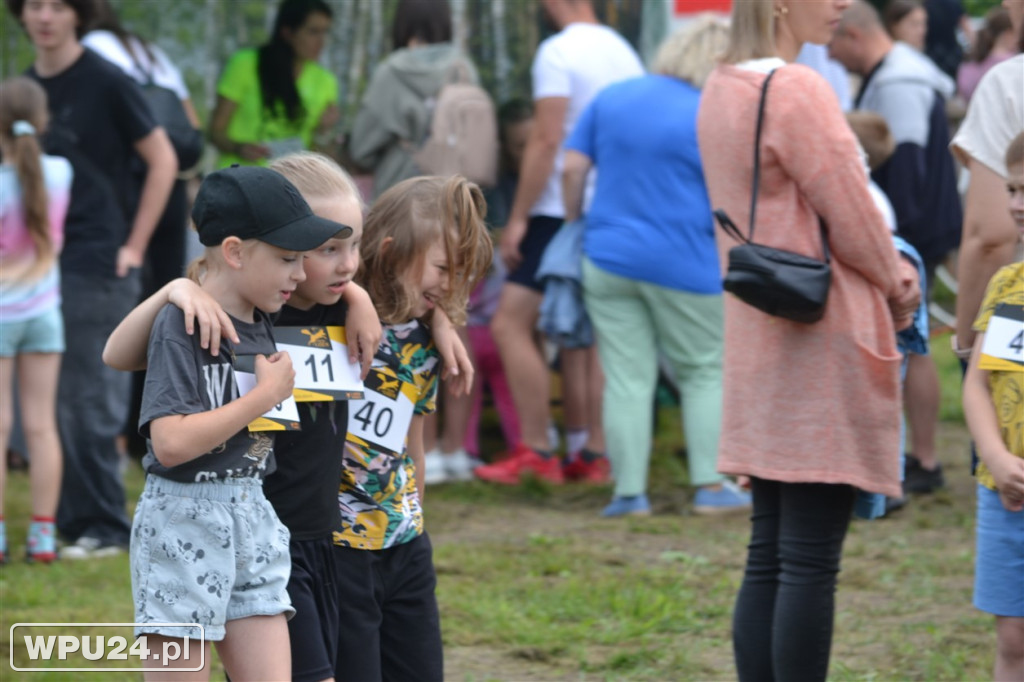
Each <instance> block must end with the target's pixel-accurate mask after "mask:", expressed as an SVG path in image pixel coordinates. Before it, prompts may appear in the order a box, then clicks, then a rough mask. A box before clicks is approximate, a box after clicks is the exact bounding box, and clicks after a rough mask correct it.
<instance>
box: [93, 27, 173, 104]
mask: <svg viewBox="0 0 1024 682" xmlns="http://www.w3.org/2000/svg"><path fill="white" fill-rule="evenodd" d="M128 42H129V44H130V45H131V47H132V52H133V53H134V54H129V53H128V51H127V50H126V49H124V45H123V44H122V43H121V41H120V40H118V39H117V36H116V35H114V34H113V33H111V32H110V31H89V32H88V33H86V34H85V37H84V38H82V45H85V46H86V47H87V48H89V49H90V50H92V51H93V52H95V53H96V54H98V55H99V56H101V57H103V58H104V59H106V60H107V61H108V62H110V63H111V64H114V65H115V66H117V67H118V68H119V69H121V70H122V71H124V72H125V73H126V74H128V76H129V77H131V79H132V80H134V81H135V82H137V83H138V84H139V85H145V84H146V83H147V82H149V77H148V76H149V74H150V73H152V75H153V82H154V83H156V84H157V85H159V86H160V87H162V88H167V89H168V90H171V91H172V92H174V93H175V94H177V95H178V97H179V98H180V99H182V100H186V99H189V94H188V88H186V87H185V80H184V79H183V78H182V77H181V71H179V70H178V68H177V67H176V66H174V64H172V63H171V60H170V59H168V58H167V55H166V54H165V53H164V51H163V50H161V49H160V48H159V47H157V46H156V45H153V44H152V43H150V44H149V51H150V52H151V53H152V54H153V57H154V59H155V62H154V61H153V60H151V59H150V58H149V55H147V54H146V50H145V48H144V47H143V46H142V43H140V42H139V40H138V39H137V38H134V37H131V38H129V39H128ZM133 56H134V59H133Z"/></svg>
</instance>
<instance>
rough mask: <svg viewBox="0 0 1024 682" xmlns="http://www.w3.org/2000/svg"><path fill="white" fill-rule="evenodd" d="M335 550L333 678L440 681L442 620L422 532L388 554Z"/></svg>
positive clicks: (429, 550)
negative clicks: (336, 609) (336, 610)
mask: <svg viewBox="0 0 1024 682" xmlns="http://www.w3.org/2000/svg"><path fill="white" fill-rule="evenodd" d="M334 551H335V561H334V564H335V568H336V571H337V572H336V574H335V575H336V576H337V578H336V580H335V584H336V585H337V587H338V600H339V601H338V606H339V615H340V617H339V619H338V661H337V665H336V667H335V671H334V679H336V680H360V681H362V680H409V681H410V682H418V681H420V680H422V681H423V682H441V681H442V680H443V679H444V663H443V656H442V649H441V616H440V614H439V613H438V610H437V598H436V597H435V595H434V588H435V587H436V586H437V576H436V575H435V574H434V558H433V549H432V548H431V546H430V538H428V537H427V534H426V533H424V534H423V535H420V536H419V537H417V538H416V539H415V540H411V541H409V542H406V543H403V544H401V545H398V546H396V547H389V548H387V549H377V550H370V549H353V548H351V547H338V546H335V547H334Z"/></svg>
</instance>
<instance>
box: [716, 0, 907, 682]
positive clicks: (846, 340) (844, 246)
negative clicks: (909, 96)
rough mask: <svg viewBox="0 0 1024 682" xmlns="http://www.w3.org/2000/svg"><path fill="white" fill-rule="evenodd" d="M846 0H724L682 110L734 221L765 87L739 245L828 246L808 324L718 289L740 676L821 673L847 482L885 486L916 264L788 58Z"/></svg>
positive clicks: (890, 480) (841, 132) (895, 472)
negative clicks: (816, 316)
mask: <svg viewBox="0 0 1024 682" xmlns="http://www.w3.org/2000/svg"><path fill="white" fill-rule="evenodd" d="M849 4H850V0H802V1H799V2H798V1H795V0H749V1H748V2H736V3H734V4H733V10H732V25H731V28H730V40H729V48H728V49H727V50H726V53H725V56H724V58H723V63H722V64H720V65H719V66H718V67H717V68H716V69H715V70H714V72H712V74H711V76H710V77H709V78H708V81H707V83H706V84H705V87H704V92H703V97H702V99H701V103H700V111H699V113H698V116H697V133H698V139H699V142H700V150H701V157H702V158H703V160H704V172H705V178H706V179H707V187H708V194H709V196H710V198H711V206H712V208H714V209H724V210H725V211H726V212H727V213H728V214H729V216H731V218H732V220H733V221H734V222H735V223H736V224H737V225H739V226H742V227H741V228H740V229H741V230H742V231H743V232H744V233H746V232H747V231H748V229H749V228H748V227H747V226H748V225H749V222H750V217H751V210H752V207H751V200H752V196H751V195H752V180H753V179H754V178H753V174H754V164H753V159H754V149H753V143H754V140H755V129H756V127H757V124H758V121H759V113H758V112H759V109H760V102H761V98H762V97H764V98H765V99H764V101H765V103H764V118H763V121H762V122H761V124H762V127H763V129H762V134H761V148H760V178H759V183H760V191H759V193H758V197H757V202H756V207H757V225H756V228H757V232H756V241H757V242H758V243H763V244H767V245H769V246H772V247H777V248H782V249H786V250H788V251H793V252H797V253H800V254H803V255H805V256H809V257H812V258H816V259H819V260H821V259H822V258H823V257H824V245H823V244H822V240H823V239H827V240H828V245H827V246H828V250H829V251H830V253H831V269H832V284H831V290H830V292H829V295H828V302H827V305H826V308H825V314H824V317H823V318H822V319H821V320H820V321H818V322H816V323H814V324H802V323H799V322H793V321H790V320H787V319H783V318H779V317H773V316H770V315H767V314H765V313H763V312H761V311H759V310H757V309H755V308H753V307H751V306H749V305H747V304H745V303H744V302H743V301H741V300H740V299H738V298H735V297H732V296H726V297H725V305H724V311H725V352H724V361H723V374H724V376H723V398H722V405H723V406H724V409H723V410H722V431H721V439H720V442H719V450H718V471H719V472H721V473H723V474H731V475H736V476H748V477H750V480H751V492H752V495H753V514H752V516H751V519H752V520H751V535H750V543H749V548H748V553H747V562H746V570H745V573H744V577H743V583H742V586H741V587H740V591H739V595H738V596H737V599H736V606H735V610H734V613H733V646H734V652H735V659H736V667H737V672H738V675H739V679H740V680H771V679H774V680H824V679H825V678H826V676H827V674H828V663H829V654H830V651H831V645H832V628H833V619H834V601H835V589H836V574H837V573H838V572H839V563H840V557H841V554H842V545H843V539H844V537H845V535H846V530H847V528H848V526H849V523H850V517H851V512H852V509H853V502H854V496H855V490H856V489H857V488H860V489H862V490H867V491H870V492H877V493H881V494H884V495H889V496H894V497H898V496H899V495H900V494H901V489H900V459H899V455H900V445H899V443H900V440H899V439H900V430H899V418H900V376H899V366H900V355H899V353H898V352H897V349H896V341H895V339H896V336H895V333H894V332H895V330H896V329H901V328H903V327H906V326H909V325H910V324H911V322H912V319H913V318H912V316H913V313H914V311H915V310H916V308H917V303H918V301H919V299H920V289H919V288H918V284H917V274H916V271H915V270H914V267H913V266H912V265H911V264H910V263H909V262H907V261H905V260H902V259H898V258H897V255H896V251H895V249H894V247H893V244H892V239H891V237H890V236H889V231H888V229H887V228H886V225H885V222H884V220H883V218H882V216H881V214H880V213H879V212H878V210H877V209H876V208H875V204H874V202H873V201H872V200H871V197H870V195H869V194H868V189H867V183H866V182H865V181H864V168H863V164H862V161H861V156H860V152H859V151H858V148H857V143H856V140H855V139H854V136H853V133H852V132H851V130H850V127H849V126H848V125H847V124H846V120H845V118H844V117H843V113H842V111H841V110H840V107H839V103H838V101H837V100H836V97H835V94H834V93H833V91H832V90H831V88H830V87H829V85H828V83H827V82H826V81H825V80H824V79H823V78H822V77H821V76H819V75H818V74H817V73H815V72H814V71H812V70H811V69H809V68H806V67H804V66H801V65H798V64H792V63H791V62H793V61H794V60H795V59H796V57H797V54H798V53H799V51H800V48H801V46H802V45H803V44H804V43H808V42H810V43H816V44H827V43H828V42H829V41H830V39H831V37H832V34H833V32H834V30H835V28H836V27H837V26H838V24H839V20H840V17H841V15H842V13H843V11H844V10H845V9H846V8H847V7H848V6H849ZM769 77H770V78H771V81H770V82H769V81H768V80H767V79H768V78H769ZM819 217H820V218H821V219H822V220H823V221H824V224H825V226H826V232H825V235H824V236H823V233H822V232H821V230H820V229H819ZM716 239H717V242H718V251H719V262H720V263H721V264H722V266H723V269H724V267H725V264H726V262H727V254H728V251H729V249H730V248H732V247H733V246H736V245H737V242H735V241H733V240H732V239H730V238H729V237H727V236H726V235H725V234H724V232H722V231H717V232H716Z"/></svg>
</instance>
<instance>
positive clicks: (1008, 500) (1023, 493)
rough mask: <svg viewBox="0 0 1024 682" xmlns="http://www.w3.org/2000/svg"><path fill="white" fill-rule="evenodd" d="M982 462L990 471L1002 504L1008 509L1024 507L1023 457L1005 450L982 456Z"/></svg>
mask: <svg viewBox="0 0 1024 682" xmlns="http://www.w3.org/2000/svg"><path fill="white" fill-rule="evenodd" d="M984 462H985V464H986V466H988V470H989V471H990V472H992V478H994V479H995V482H996V489H997V490H998V491H999V499H1001V500H1002V502H1003V506H1004V507H1006V508H1007V509H1008V510H1009V511H1021V510H1022V509H1024V458H1021V457H1016V456H1014V455H1013V454H1012V453H1011V452H1010V451H1009V450H1005V451H1003V452H1001V453H999V454H998V455H997V456H992V455H989V456H987V457H984Z"/></svg>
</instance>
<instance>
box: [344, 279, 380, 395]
mask: <svg viewBox="0 0 1024 682" xmlns="http://www.w3.org/2000/svg"><path fill="white" fill-rule="evenodd" d="M345 289H346V294H347V298H346V301H347V302H348V312H347V313H345V339H346V341H347V343H348V361H349V362H359V364H360V365H361V367H362V369H361V371H360V373H359V378H360V379H365V378H366V375H367V374H368V373H369V371H370V365H371V364H373V356H374V355H376V353H377V348H378V347H379V346H380V340H381V338H382V337H383V336H384V330H382V329H381V326H380V318H379V317H378V316H377V309H376V308H375V307H374V306H373V301H371V300H370V295H369V294H367V293H366V291H365V290H363V289H362V288H361V287H358V286H356V285H355V284H353V283H351V282H350V283H349V284H347V285H346V287H345Z"/></svg>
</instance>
